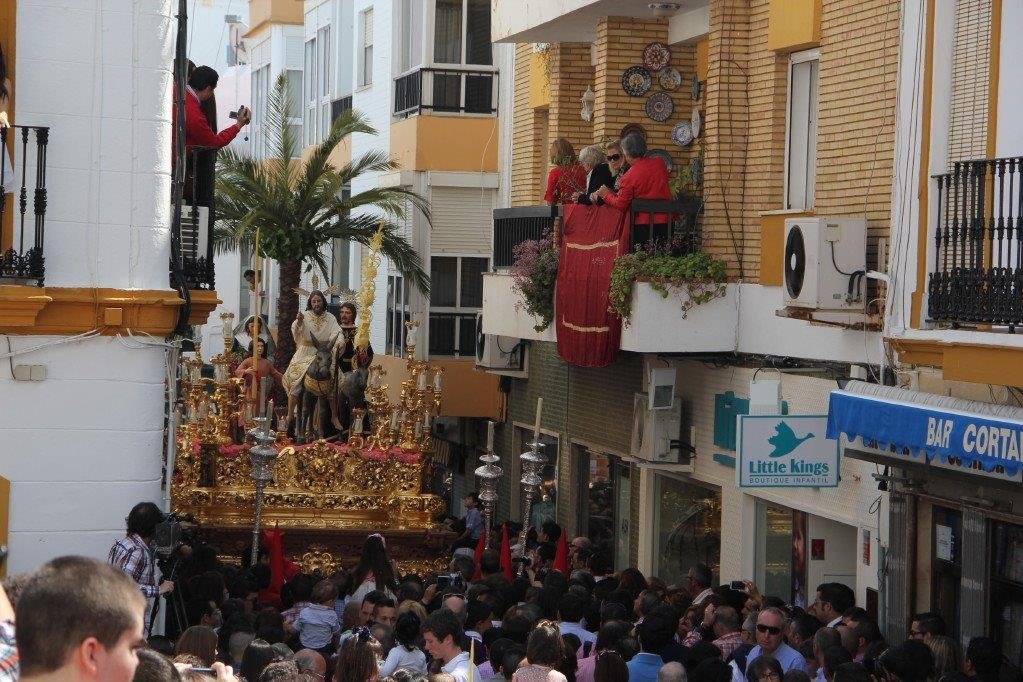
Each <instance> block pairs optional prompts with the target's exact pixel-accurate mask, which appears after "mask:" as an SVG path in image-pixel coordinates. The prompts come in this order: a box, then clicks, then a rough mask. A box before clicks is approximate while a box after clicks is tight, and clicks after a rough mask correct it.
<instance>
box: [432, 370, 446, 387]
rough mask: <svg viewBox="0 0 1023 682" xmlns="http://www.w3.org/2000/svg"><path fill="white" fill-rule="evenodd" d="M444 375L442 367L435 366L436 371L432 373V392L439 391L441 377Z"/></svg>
mask: <svg viewBox="0 0 1023 682" xmlns="http://www.w3.org/2000/svg"><path fill="white" fill-rule="evenodd" d="M443 375H444V369H443V368H441V367H438V368H437V371H436V372H435V373H434V375H433V392H434V393H440V385H441V379H442V377H443Z"/></svg>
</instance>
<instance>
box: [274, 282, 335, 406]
mask: <svg viewBox="0 0 1023 682" xmlns="http://www.w3.org/2000/svg"><path fill="white" fill-rule="evenodd" d="M314 286H315V284H314ZM303 293H304V292H303ZM340 332H341V327H340V326H339V325H338V323H337V318H336V317H334V316H333V315H332V314H331V313H330V312H329V311H328V310H327V299H326V297H325V296H324V295H323V292H321V291H319V290H318V289H314V290H313V291H312V292H310V293H309V301H308V303H307V304H306V308H305V310H303V311H301V312H300V313H299V314H298V317H296V318H295V321H294V322H292V323H291V334H292V336H294V337H295V355H294V357H292V358H291V362H290V363H289V364H288V369H287V370H285V372H284V377H283V379H282V383H283V384H284V390H285V391H287V393H288V417H289V419H290V417H291V415H292V414H294V412H295V401H296V399H297V397H298V393H299V391H300V389H301V387H302V378H303V377H304V376H305V373H306V370H307V369H309V365H311V364H312V362H313V360H314V359H315V358H316V346H315V345H314V343H313V342H314V340H315V341H316V342H317V343H319V344H321V345H322V344H325V343H331V342H332V341H334V340H336V339H335V337H337V336H338V335H339V334H340Z"/></svg>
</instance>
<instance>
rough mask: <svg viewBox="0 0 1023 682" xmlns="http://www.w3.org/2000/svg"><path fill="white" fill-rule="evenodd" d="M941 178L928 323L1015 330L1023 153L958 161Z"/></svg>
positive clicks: (1022, 314) (1020, 294)
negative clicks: (1020, 154)
mask: <svg viewBox="0 0 1023 682" xmlns="http://www.w3.org/2000/svg"><path fill="white" fill-rule="evenodd" d="M934 182H935V183H936V184H937V195H938V204H937V211H936V212H935V214H936V215H937V220H936V224H935V227H934V234H933V256H932V257H933V261H932V262H931V263H930V264H929V265H930V268H929V270H930V272H929V275H928V282H927V317H928V320H929V321H930V322H932V323H934V324H937V325H941V326H946V325H947V326H950V327H952V328H954V329H955V328H963V327H972V328H983V329H984V330H988V331H1007V332H1009V333H1015V331H1016V328H1017V327H1018V326H1020V325H1021V324H1023V206H1021V205H1020V202H1019V196H1018V195H1019V193H1020V192H1021V191H1023V157H1013V158H1001V159H979V160H974V161H961V162H956V163H955V164H953V167H952V170H951V171H950V172H948V173H942V174H940V175H936V176H934Z"/></svg>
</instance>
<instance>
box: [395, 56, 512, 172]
mask: <svg viewBox="0 0 1023 682" xmlns="http://www.w3.org/2000/svg"><path fill="white" fill-rule="evenodd" d="M497 79H498V74H497V71H496V70H473V69H463V68H432V67H417V68H416V69H415V70H413V71H409V72H407V73H404V74H402V75H401V76H398V77H397V78H395V79H394V108H393V110H392V112H393V114H394V117H393V121H392V123H391V130H390V139H391V158H393V159H394V160H395V161H397V162H398V164H399V166H400V167H401V169H402V170H403V171H453V172H473V173H480V172H485V173H496V172H497V148H498V146H499V145H496V144H488V142H492V141H493V140H496V139H497V137H498V135H499V133H498V130H497V128H498V119H497V90H498V88H497V85H498V82H497ZM451 140H458V144H451Z"/></svg>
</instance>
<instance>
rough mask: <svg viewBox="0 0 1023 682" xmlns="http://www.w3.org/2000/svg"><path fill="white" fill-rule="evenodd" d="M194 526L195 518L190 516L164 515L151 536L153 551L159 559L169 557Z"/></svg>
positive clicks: (172, 513)
mask: <svg viewBox="0 0 1023 682" xmlns="http://www.w3.org/2000/svg"><path fill="white" fill-rule="evenodd" d="M194 524H195V517H194V516H192V515H191V514H177V513H174V512H171V513H169V514H164V517H163V521H161V522H160V523H158V524H156V532H155V533H154V534H153V551H154V552H155V553H156V554H157V555H158V556H160V557H163V558H167V557H169V556H170V555H171V554H173V553H174V551H175V550H176V549H177V548H178V547H180V546H181V544H182V543H183V542H184V541H185V539H186V535H187V533H188V532H189V531H191V530H192V528H194Z"/></svg>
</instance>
